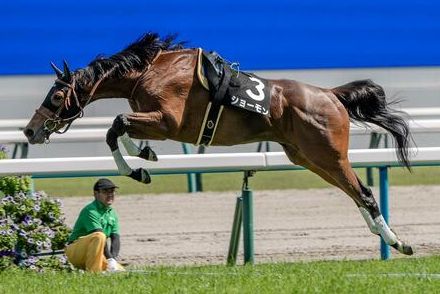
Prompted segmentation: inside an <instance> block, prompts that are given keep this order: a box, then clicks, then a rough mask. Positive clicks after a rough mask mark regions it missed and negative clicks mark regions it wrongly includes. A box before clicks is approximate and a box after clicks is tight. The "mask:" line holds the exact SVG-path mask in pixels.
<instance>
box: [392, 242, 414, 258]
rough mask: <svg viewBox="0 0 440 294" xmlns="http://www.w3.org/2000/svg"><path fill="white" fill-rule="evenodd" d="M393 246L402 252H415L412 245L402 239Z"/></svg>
mask: <svg viewBox="0 0 440 294" xmlns="http://www.w3.org/2000/svg"><path fill="white" fill-rule="evenodd" d="M391 246H392V247H393V248H395V249H396V250H397V251H399V252H400V253H402V254H405V255H413V254H414V251H413V249H412V247H411V246H410V245H406V244H405V243H404V242H402V241H397V243H395V244H393V245H391Z"/></svg>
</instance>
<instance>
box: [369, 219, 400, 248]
mask: <svg viewBox="0 0 440 294" xmlns="http://www.w3.org/2000/svg"><path fill="white" fill-rule="evenodd" d="M374 222H375V223H376V226H377V228H378V229H379V233H380V235H381V236H382V238H383V240H384V241H385V243H387V244H388V245H393V244H395V243H396V242H397V241H398V239H397V236H396V234H394V233H393V232H392V231H391V229H390V227H389V226H388V225H387V223H386V222H385V220H384V218H383V216H382V215H379V216H378V217H376V218H375V219H374Z"/></svg>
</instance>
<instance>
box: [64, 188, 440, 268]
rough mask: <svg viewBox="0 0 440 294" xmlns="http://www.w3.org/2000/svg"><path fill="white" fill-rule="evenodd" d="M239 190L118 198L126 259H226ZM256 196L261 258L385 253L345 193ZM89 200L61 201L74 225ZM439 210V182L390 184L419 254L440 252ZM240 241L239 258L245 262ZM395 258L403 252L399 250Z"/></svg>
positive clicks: (402, 228) (396, 215)
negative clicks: (423, 184)
mask: <svg viewBox="0 0 440 294" xmlns="http://www.w3.org/2000/svg"><path fill="white" fill-rule="evenodd" d="M373 190H374V191H375V195H378V192H377V190H375V189H373ZM238 195H239V193H238V192H236V193H234V192H226V193H210V192H206V193H197V194H162V195H131V196H120V197H117V199H116V202H115V204H114V207H115V208H116V210H117V211H118V214H119V217H120V220H121V238H122V248H121V257H122V260H123V261H124V262H126V263H129V264H134V265H136V264H145V265H157V264H172V265H182V264H187V265H194V264H222V263H225V262H226V256H227V251H228V247H229V239H230V233H231V227H232V220H233V214H234V207H235V202H236V197H237V196H238ZM253 195H254V230H255V262H256V263H263V262H282V261H298V260H317V259H319V260H328V259H344V258H345V259H378V258H379V255H380V253H379V238H378V237H377V236H374V235H372V234H371V233H370V232H369V230H368V228H367V226H366V224H365V223H364V221H363V219H362V217H361V215H360V213H359V211H358V209H357V208H356V207H355V205H354V203H353V202H352V200H351V199H350V198H348V197H347V196H345V194H343V193H342V192H340V191H339V190H337V189H311V190H271V191H254V193H253ZM91 199H92V198H91V197H77V198H65V199H63V204H64V210H65V214H66V219H67V223H68V224H69V225H73V223H74V221H75V218H76V217H77V215H78V213H79V211H80V209H81V208H82V207H83V206H84V205H85V204H86V203H88V202H89V201H90V200H91ZM439 211H440V186H418V187H417V186H415V187H391V189H390V223H391V225H392V228H393V229H394V230H395V231H396V232H397V233H398V234H399V235H400V237H401V238H402V239H403V240H406V241H407V242H408V243H409V244H411V245H413V248H414V249H415V252H416V253H415V256H424V255H431V254H440V214H439ZM242 244H243V243H242V241H241V242H240V252H239V260H238V263H242V256H243V253H242ZM392 255H393V256H394V257H402V256H403V255H401V254H399V253H398V252H396V251H394V249H393V251H392Z"/></svg>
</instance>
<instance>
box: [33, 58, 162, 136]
mask: <svg viewBox="0 0 440 294" xmlns="http://www.w3.org/2000/svg"><path fill="white" fill-rule="evenodd" d="M161 53H162V50H161V49H159V50H158V52H157V53H156V55H155V57H154V58H153V60H152V61H151V62H150V63H149V64H148V66H147V67H146V68H145V69H144V70H143V71H142V73H141V75H140V76H139V78H138V79H137V81H136V83H135V85H134V87H133V89H132V90H131V94H130V100H131V99H132V97H133V95H134V93H135V91H136V89H137V87H138V85H139V82H140V80H141V78H142V77H143V76H144V74H145V73H146V72H147V71H148V70H149V69H150V67H151V65H152V64H153V63H154V61H155V60H156V59H157V58H158V57H159V55H160V54H161ZM53 67H54V69H55V71H56V72H57V75H58V74H62V72H61V71H60V70H58V69H57V68H56V67H55V66H54V65H53ZM65 68H67V64H65ZM109 74H110V72H107V73H106V74H104V75H103V76H102V77H101V78H100V79H99V80H98V81H97V82H96V83H95V85H93V87H92V90H91V91H90V92H89V94H88V97H87V100H86V103H84V106H81V103H80V101H79V99H78V95H77V94H76V91H75V84H76V80H75V79H74V78H73V77H72V78H71V82H66V81H64V80H62V79H61V78H60V77H61V75H58V78H57V79H56V80H55V84H60V85H62V86H64V87H67V88H68V90H67V93H66V96H65V98H64V103H61V105H60V107H59V108H58V109H57V110H56V111H55V113H54V117H50V116H49V115H47V114H46V113H44V112H42V111H41V110H39V109H36V110H35V112H36V113H38V114H39V115H41V116H43V117H44V118H46V120H45V121H44V123H43V131H44V132H45V133H46V138H45V143H49V142H50V141H49V135H50V134H52V133H56V134H64V133H65V132H67V131H68V130H69V128H70V126H71V125H72V123H73V121H74V120H75V119H77V118H81V117H83V116H84V108H85V107H86V106H87V104H89V102H90V100H91V99H92V97H93V94H95V92H96V89H97V88H98V86H99V84H101V82H102V81H103V80H104V79H105V78H106V77H107V76H108V75H109ZM71 97H73V99H74V101H75V104H76V106H77V107H78V108H79V111H78V112H77V113H76V114H74V115H72V116H71V117H68V118H62V117H60V114H61V112H62V111H63V109H64V108H66V109H69V107H70V105H71ZM62 123H67V126H66V127H65V128H64V130H62V131H59V130H55V129H57V128H58V126H59V125H60V124H62Z"/></svg>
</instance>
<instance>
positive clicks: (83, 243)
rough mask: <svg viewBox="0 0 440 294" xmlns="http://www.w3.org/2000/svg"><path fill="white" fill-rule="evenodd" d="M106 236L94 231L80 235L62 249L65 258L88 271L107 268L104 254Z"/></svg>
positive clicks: (99, 270)
mask: <svg viewBox="0 0 440 294" xmlns="http://www.w3.org/2000/svg"><path fill="white" fill-rule="evenodd" d="M106 240H107V238H106V236H105V235H104V233H103V232H94V233H91V234H89V235H87V236H83V237H80V238H79V239H78V240H75V242H73V243H72V244H69V245H67V247H66V248H65V249H64V251H65V253H66V255H67V259H68V260H69V262H70V263H71V264H73V265H74V266H75V267H77V268H80V269H84V270H86V271H90V272H101V271H105V270H106V269H107V259H106V258H105V256H104V246H105V244H106Z"/></svg>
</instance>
